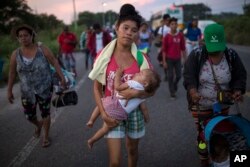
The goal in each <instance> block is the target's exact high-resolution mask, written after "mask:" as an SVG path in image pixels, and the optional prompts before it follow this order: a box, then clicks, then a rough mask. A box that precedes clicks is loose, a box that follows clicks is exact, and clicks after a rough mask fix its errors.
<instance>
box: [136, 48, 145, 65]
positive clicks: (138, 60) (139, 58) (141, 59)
mask: <svg viewBox="0 0 250 167" xmlns="http://www.w3.org/2000/svg"><path fill="white" fill-rule="evenodd" d="M136 58H137V63H138V66H139V67H141V65H142V63H143V59H144V58H143V54H142V52H141V51H139V50H137V54H136Z"/></svg>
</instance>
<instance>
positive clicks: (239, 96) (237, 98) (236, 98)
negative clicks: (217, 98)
mask: <svg viewBox="0 0 250 167" xmlns="http://www.w3.org/2000/svg"><path fill="white" fill-rule="evenodd" d="M232 98H233V100H234V101H236V102H242V101H243V96H242V94H241V91H240V90H237V91H234V93H233V95H232Z"/></svg>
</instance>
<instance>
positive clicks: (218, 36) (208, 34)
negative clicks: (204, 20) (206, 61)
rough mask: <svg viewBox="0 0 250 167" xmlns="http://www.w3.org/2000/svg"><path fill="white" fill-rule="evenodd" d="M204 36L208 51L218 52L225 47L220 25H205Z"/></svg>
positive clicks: (222, 28) (222, 29)
mask: <svg viewBox="0 0 250 167" xmlns="http://www.w3.org/2000/svg"><path fill="white" fill-rule="evenodd" d="M204 38H205V44H206V48H207V51H208V52H218V51H224V50H225V49H226V40H225V33H224V27H223V26H222V25H219V24H210V25H208V26H206V28H205V30H204Z"/></svg>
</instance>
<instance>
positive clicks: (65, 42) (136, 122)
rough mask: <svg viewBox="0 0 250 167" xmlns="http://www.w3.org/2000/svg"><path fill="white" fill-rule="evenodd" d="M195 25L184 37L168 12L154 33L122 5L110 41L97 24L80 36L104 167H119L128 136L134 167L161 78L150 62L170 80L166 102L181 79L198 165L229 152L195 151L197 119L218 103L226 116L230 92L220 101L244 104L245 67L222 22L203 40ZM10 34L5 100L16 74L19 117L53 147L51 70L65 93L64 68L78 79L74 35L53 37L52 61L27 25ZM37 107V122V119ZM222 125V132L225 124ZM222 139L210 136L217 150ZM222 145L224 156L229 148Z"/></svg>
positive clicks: (200, 137) (199, 142)
mask: <svg viewBox="0 0 250 167" xmlns="http://www.w3.org/2000/svg"><path fill="white" fill-rule="evenodd" d="M197 22H198V20H197V18H194V19H193V20H192V21H191V22H190V24H189V25H188V28H187V31H185V32H184V33H183V32H181V31H179V30H178V26H177V25H178V19H177V18H174V17H171V16H170V15H168V14H165V15H164V16H163V20H162V25H161V26H160V27H159V29H158V30H157V32H156V33H155V34H153V33H152V31H151V30H150V27H149V25H148V24H147V23H146V22H143V20H142V17H141V16H140V14H139V13H138V12H137V11H136V9H135V7H134V6H133V5H131V4H124V5H123V6H122V7H121V8H120V12H119V17H118V18H117V22H116V25H115V32H116V37H115V38H114V37H112V36H111V35H110V33H109V32H108V31H105V30H103V29H102V27H101V25H100V24H98V23H96V24H94V25H93V26H92V27H88V28H87V29H86V30H84V31H83V32H82V34H81V36H80V40H79V45H80V50H81V51H82V52H83V53H84V54H85V68H86V70H88V69H91V71H90V73H89V78H90V79H91V80H93V89H94V97H95V102H96V106H95V109H94V111H93V112H92V115H91V117H90V119H89V121H88V122H87V126H88V127H90V128H91V127H92V126H93V124H94V122H95V120H96V119H97V117H98V116H101V118H102V120H103V126H102V127H101V128H100V129H99V130H98V131H97V132H96V133H95V135H94V136H93V137H91V138H90V139H88V141H87V144H88V147H89V148H90V149H91V148H92V147H93V144H94V143H95V142H96V141H98V140H99V139H101V138H102V137H103V136H104V137H105V139H106V140H107V146H108V154H109V166H120V165H121V154H122V151H121V148H122V147H121V145H122V143H123V142H122V139H123V138H125V139H126V149H127V159H128V166H130V167H133V166H137V161H138V157H139V150H138V149H139V147H138V146H139V143H140V139H141V138H142V137H143V136H144V135H145V122H148V121H149V115H148V112H149V111H148V108H147V106H146V104H145V103H144V100H145V99H146V98H148V97H151V96H153V95H154V94H155V92H156V90H157V88H158V87H159V86H160V82H161V79H160V78H161V77H160V76H159V74H157V73H156V71H155V70H154V68H153V65H152V64H151V60H150V59H153V58H157V59H158V61H159V64H160V65H161V66H162V68H163V69H164V77H163V78H164V80H165V81H167V82H168V87H169V96H170V99H172V100H174V99H176V98H177V96H176V92H177V91H178V86H179V85H178V84H179V81H180V79H181V77H182V76H183V78H184V83H183V84H184V87H185V89H186V91H187V101H188V109H189V110H190V112H191V113H192V116H193V118H194V122H195V124H196V127H197V148H198V151H199V155H200V159H201V165H202V166H204V167H205V166H209V165H210V163H211V160H212V161H213V162H214V163H215V164H220V163H225V161H226V160H228V157H227V156H228V154H224V155H225V156H224V159H223V160H218V157H216V149H215V151H214V152H213V153H212V158H209V154H208V149H207V147H202V148H201V147H200V146H204V143H206V141H205V139H204V134H203V133H204V129H202V125H201V122H203V123H204V122H206V121H208V120H210V119H212V117H213V115H214V113H213V111H214V108H215V106H217V108H218V106H219V108H220V113H221V114H222V115H228V113H229V109H230V106H231V103H229V102H228V101H227V103H226V102H225V101H223V100H221V99H220V100H218V93H224V94H226V92H228V93H227V94H226V95H225V97H224V96H223V97H224V98H227V100H228V99H230V100H229V101H230V102H232V103H233V102H240V101H242V98H243V96H242V95H243V94H244V93H245V91H246V70H245V68H244V65H243V63H242V62H241V59H240V57H239V56H238V54H237V52H235V51H234V50H233V49H231V48H228V47H226V41H225V34H224V28H223V26H222V25H219V24H211V25H209V26H207V27H206V28H205V32H204V42H201V41H202V38H201V31H200V29H199V28H198V27H197ZM15 35H16V37H17V39H18V42H19V44H20V47H19V48H17V49H16V50H15V51H13V53H12V55H11V61H10V73H9V82H8V95H7V96H8V100H9V102H10V103H13V100H14V95H13V93H12V89H13V84H14V80H15V78H16V73H17V74H18V77H19V79H20V83H21V102H22V106H23V110H24V114H25V116H26V118H27V120H28V121H30V122H31V123H32V124H34V125H35V131H34V137H37V138H38V137H40V134H41V131H42V129H44V135H43V142H42V146H43V147H48V146H50V144H51V143H50V142H51V140H50V138H49V129H50V119H51V118H50V103H51V97H52V93H53V88H52V80H53V78H52V74H51V67H50V66H54V68H55V71H56V73H57V74H58V76H59V79H60V83H61V85H62V87H63V88H64V89H65V90H66V89H67V86H66V81H65V77H64V75H63V73H62V70H61V68H64V69H65V70H67V71H69V72H72V73H74V75H75V77H77V70H76V60H75V58H74V50H75V48H76V46H77V44H78V41H77V37H76V35H75V34H74V33H72V32H70V31H69V27H68V26H65V27H64V29H63V32H62V33H61V34H59V36H58V45H59V54H58V55H59V57H58V59H56V58H55V56H54V55H53V53H52V52H51V51H50V49H49V48H48V47H46V46H45V45H44V44H38V43H36V42H35V37H36V33H35V31H34V29H33V28H32V27H30V26H28V25H21V26H19V27H18V28H17V29H16V30H15ZM153 40H155V41H156V43H155V44H156V45H155V46H156V47H158V50H157V55H153V54H152V53H151V52H150V48H151V46H152V41H153ZM201 43H202V45H201ZM149 55H150V56H149ZM182 71H183V75H182ZM224 94H223V95H224ZM227 96H228V97H227ZM125 99H126V100H125ZM37 104H38V105H39V109H40V111H41V117H42V120H38V118H37V116H36V108H37V107H36V106H37ZM224 126H225V127H227V125H226V124H225V125H224ZM218 138H219V139H218ZM219 140H220V137H217V136H216V135H215V136H214V137H213V140H212V141H213V142H212V143H214V148H216V147H217V145H218V142H217V141H219ZM222 142H224V141H223V140H222ZM224 143H225V142H224ZM202 144H203V145H202ZM224 145H225V150H226V151H228V149H229V148H228V145H227V144H224ZM201 149H202V151H201Z"/></svg>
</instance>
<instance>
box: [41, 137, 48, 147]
mask: <svg viewBox="0 0 250 167" xmlns="http://www.w3.org/2000/svg"><path fill="white" fill-rule="evenodd" d="M49 146H50V141H49V139H47V140H44V141H43V144H42V147H44V148H45V147H49Z"/></svg>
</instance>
